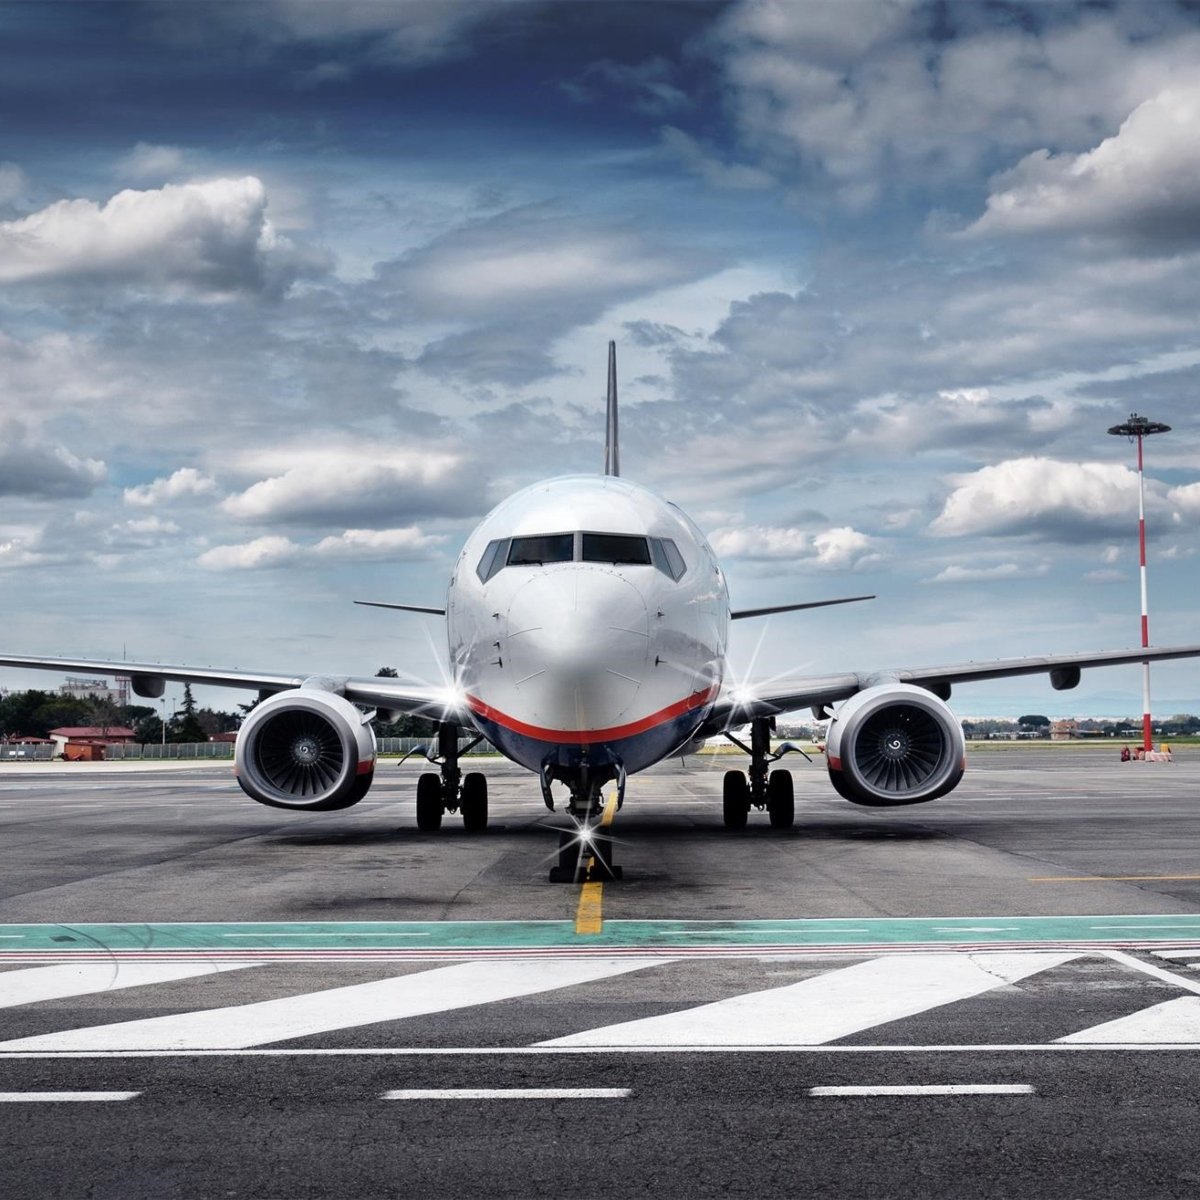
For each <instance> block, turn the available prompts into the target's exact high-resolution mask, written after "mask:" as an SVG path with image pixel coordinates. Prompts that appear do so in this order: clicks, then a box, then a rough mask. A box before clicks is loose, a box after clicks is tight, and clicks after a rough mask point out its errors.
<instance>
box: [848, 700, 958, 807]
mask: <svg viewBox="0 0 1200 1200" xmlns="http://www.w3.org/2000/svg"><path fill="white" fill-rule="evenodd" d="M965 754H966V745H965V743H964V742H963V734H962V726H961V725H959V723H958V720H957V719H956V718H955V716H954V714H953V713H952V712H951V711H950V709H949V708H948V707H947V706H946V705H945V704H944V703H943V702H942V701H941V700H939V699H938V697H937V696H935V695H934V694H933V693H932V692H928V691H926V690H925V689H924V688H919V687H914V686H913V685H912V684H907V683H890V684H881V685H879V686H877V687H869V688H866V689H864V690H863V691H861V692H858V693H857V694H856V695H854V696H851V697H850V699H849V700H847V701H846V702H845V703H844V704H843V705H842V706H841V707H840V708H839V709H838V710H837V712H836V713H835V714H834V716H833V720H832V721H831V722H830V725H829V736H828V740H827V741H826V744H825V757H826V761H827V762H828V765H829V778H830V780H831V782H832V783H833V786H834V788H835V789H836V790H837V792H838V794H839V795H841V796H842V797H843V798H845V799H846V800H850V801H852V802H853V803H854V804H865V805H873V806H878V807H886V806H889V805H900V804H920V803H921V802H922V801H925V800H936V799H937V798H938V797H939V796H944V795H945V794H946V793H947V792H949V791H952V790H953V789H954V788H956V787H957V786H958V784H959V781H960V780H961V779H962V775H963V768H964V766H965V765H966V760H965Z"/></svg>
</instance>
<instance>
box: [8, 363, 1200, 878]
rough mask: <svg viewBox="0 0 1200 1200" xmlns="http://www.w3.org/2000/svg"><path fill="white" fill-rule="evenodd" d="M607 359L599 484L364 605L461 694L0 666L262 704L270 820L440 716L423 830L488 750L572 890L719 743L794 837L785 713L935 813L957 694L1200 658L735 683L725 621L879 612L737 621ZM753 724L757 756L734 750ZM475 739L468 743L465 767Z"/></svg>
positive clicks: (459, 796) (228, 676)
mask: <svg viewBox="0 0 1200 1200" xmlns="http://www.w3.org/2000/svg"><path fill="white" fill-rule="evenodd" d="M608 351H609V358H608V401H607V409H606V435H605V448H604V471H603V474H599V475H566V476H560V477H557V478H552V479H547V480H544V481H542V482H540V483H535V484H533V485H532V486H529V487H526V488H524V489H522V490H520V491H518V492H516V493H514V494H513V495H511V496H509V497H508V498H507V499H505V500H504V501H502V502H501V503H500V504H499V505H497V506H496V508H494V509H493V510H492V511H491V512H490V513H488V515H487V516H486V517H484V519H483V520H482V521H481V522H480V524H479V525H478V526H477V527H476V528H475V530H474V531H473V532H472V533H471V535H470V536H469V537H468V538H467V540H466V543H465V545H464V546H463V548H462V551H461V553H460V554H459V556H458V559H457V561H456V563H455V565H454V569H453V571H452V573H451V576H450V583H449V587H448V590H447V597H446V603H445V607H444V608H441V607H437V608H435V607H426V606H423V605H410V604H393V603H387V602H382V601H356V603H359V604H366V605H369V606H372V607H380V608H385V609H394V610H401V611H415V612H420V613H428V614H434V615H438V616H444V617H445V620H446V633H447V647H448V656H449V658H448V678H449V680H450V683H449V684H448V685H446V686H432V685H428V684H423V683H414V682H409V681H406V680H401V679H398V678H397V679H391V678H379V677H374V678H364V677H359V676H327V675H308V674H305V673H303V672H297V673H293V674H287V673H284V674H277V673H271V672H255V671H225V670H214V669H209V668H194V667H187V666H168V665H163V664H157V663H130V662H114V661H95V660H90V659H64V658H45V657H31V656H26V655H11V654H10V655H0V665H5V666H13V667H25V668H30V667H32V668H42V669H46V670H54V671H62V672H86V673H88V674H98V675H104V674H108V675H123V676H127V677H129V678H130V679H131V684H132V688H133V691H134V692H135V693H136V694H137V695H138V696H143V697H151V698H156V697H159V696H162V695H163V692H164V689H165V686H166V683H167V681H168V680H169V681H172V682H188V683H197V684H211V685H215V686H220V687H232V688H246V689H250V690H252V691H257V692H258V695H259V701H260V702H259V703H258V704H257V705H256V706H255V707H254V708H253V709H252V710H251V711H250V713H249V714H248V716H247V717H246V719H245V721H244V722H243V724H242V727H241V730H240V731H239V735H238V739H237V744H236V749H235V771H236V776H237V781H238V783H239V784H240V785H241V787H242V789H243V791H245V792H246V794H247V795H249V796H250V797H251V798H252V799H254V800H256V801H257V802H258V803H260V804H264V805H268V806H269V807H273V808H283V809H291V810H299V811H308V812H329V811H331V810H338V809H346V808H349V807H350V806H351V805H354V804H356V803H358V802H359V801H360V800H361V799H362V798H363V797H364V796H365V795H366V794H367V791H368V789H369V788H370V786H371V783H372V780H373V778H374V773H375V764H376V742H375V734H374V730H373V728H372V722H373V721H374V720H376V719H379V720H381V721H388V720H392V719H394V717H395V714H398V713H411V714H415V715H418V716H422V717H427V718H431V719H432V720H434V721H435V722H436V723H437V737H436V745H434V746H429V747H424V748H423V749H424V753H425V755H426V757H427V758H428V760H429V761H430V763H431V764H432V765H433V766H436V767H437V770H436V771H427V772H425V773H423V774H421V776H420V777H419V778H418V780H417V788H416V821H417V826H418V828H419V829H421V830H423V831H434V830H437V829H438V828H440V827H441V824H442V819H443V816H444V815H445V814H446V813H458V814H459V815H460V816H461V819H462V822H463V825H464V827H465V828H466V829H467V830H468V831H473V832H478V831H481V830H483V829H485V828H486V827H487V822H488V789H487V778H486V776H485V775H483V774H482V773H481V772H478V771H471V772H467V773H466V774H464V773H463V772H462V771H461V769H460V758H461V756H462V754H463V753H465V752H466V750H467V749H470V748H471V747H473V746H475V745H477V744H479V743H480V742H483V741H486V742H488V743H490V744H491V745H492V746H494V747H495V748H496V749H497V750H499V751H500V752H501V753H502V754H503V755H505V756H506V757H507V758H509V759H511V760H512V761H514V762H516V763H519V764H520V765H521V766H523V767H526V768H528V769H529V770H530V771H532V772H534V773H535V774H536V775H537V777H538V781H539V784H540V789H541V794H542V799H543V801H544V803H545V805H546V807H547V808H549V809H550V810H551V811H553V810H554V808H555V796H554V786H555V785H556V784H557V785H559V786H560V787H562V788H565V789H566V792H567V801H566V805H565V809H566V812H567V813H568V814H569V815H570V816H571V817H573V818H574V820H575V823H576V828H577V829H578V830H582V834H581V835H579V836H574V837H572V836H571V835H570V834H569V833H566V834H564V835H563V839H564V840H563V841H562V843H561V851H560V860H559V867H558V868H557V873H556V872H554V871H552V873H551V874H552V878H578V877H579V875H578V859H576V860H575V861H574V862H572V860H571V857H570V856H571V854H572V853H573V852H574V851H573V848H575V847H583V848H584V849H590V848H596V849H597V853H598V854H599V855H600V865H601V866H602V867H606V868H608V869H609V874H610V876H611V875H612V874H613V873H614V871H613V869H612V864H611V846H609V847H608V849H607V850H604V849H602V847H603V844H604V836H603V835H602V834H600V832H599V829H598V826H599V824H600V820H601V816H602V813H603V808H604V801H603V798H602V789H603V787H604V786H605V785H606V784H609V783H615V785H616V796H615V798H616V801H617V804H618V806H619V805H620V804H622V803H623V802H624V798H625V790H626V780H627V778H628V776H630V775H633V774H636V773H637V772H639V771H643V770H645V769H646V768H647V767H650V766H652V765H654V764H655V763H658V762H661V761H662V760H664V759H666V758H668V757H670V756H673V755H679V754H681V753H685V752H687V751H688V750H689V749H693V748H697V747H699V746H700V745H701V744H702V743H703V742H704V741H705V740H706V739H708V738H710V737H713V736H717V735H722V734H723V735H725V736H726V737H727V738H728V739H729V740H730V741H732V742H733V743H734V744H735V745H737V746H738V747H739V748H740V749H742V750H743V751H744V752H745V753H746V754H747V755H748V757H749V763H748V767H747V769H745V770H729V771H726V772H725V776H724V781H723V792H722V817H723V821H724V824H725V825H726V826H727V827H728V828H730V829H740V828H744V827H745V826H746V824H747V820H748V817H749V814H750V813H751V812H752V811H754V810H758V811H764V810H765V812H766V813H767V815H768V818H769V820H770V824H771V825H772V826H773V827H775V828H778V829H784V828H788V827H790V826H791V825H792V824H793V823H794V820H795V803H794V793H793V785H792V776H791V773H790V772H789V771H787V770H786V769H782V768H776V767H774V765H773V764H774V763H776V762H777V761H778V760H779V759H780V758H781V757H782V756H783V755H785V754H787V753H789V752H791V751H793V750H796V749H797V748H796V747H793V746H791V745H789V744H784V745H783V746H781V747H779V748H778V749H776V750H772V748H771V733H772V731H773V729H774V722H775V718H776V717H777V716H779V715H780V714H782V713H786V712H789V711H794V710H799V709H804V708H809V709H811V710H812V711H813V714H814V715H815V716H816V717H817V718H818V719H821V720H828V721H829V722H830V723H829V729H828V734H827V741H826V745H825V762H826V766H827V769H828V773H829V779H830V782H831V783H832V785H833V787H834V789H835V790H836V791H837V793H838V794H839V795H840V796H842V797H843V798H844V799H846V800H849V801H850V802H852V803H854V804H859V805H868V806H877V807H889V806H898V805H908V804H920V803H924V802H927V801H930V800H934V799H937V798H938V797H940V796H944V795H946V794H947V793H948V792H950V791H952V790H953V789H954V788H955V787H957V786H958V784H959V782H960V780H961V779H962V777H963V771H964V769H965V766H966V753H965V742H964V738H963V732H962V727H961V725H960V723H959V721H958V720H957V718H956V717H955V716H954V714H953V712H952V711H951V709H950V707H949V705H948V704H947V703H946V702H947V701H948V700H949V699H950V694H951V688H952V687H953V686H954V685H955V684H959V683H969V682H972V681H975V680H985V679H998V678H1002V677H1005V676H1016V675H1032V674H1047V675H1049V677H1050V685H1051V687H1052V688H1055V689H1057V690H1060V691H1061V690H1065V689H1069V688H1073V687H1075V686H1077V685H1078V683H1079V680H1080V673H1081V671H1083V670H1084V669H1087V668H1091V667H1101V666H1109V665H1116V664H1121V663H1135V662H1147V661H1158V660H1164V659H1177V658H1190V657H1196V656H1200V645H1188V646H1174V647H1164V648H1155V649H1148V648H1145V647H1141V648H1138V649H1133V650H1112V651H1102V652H1099V653H1095V654H1069V655H1049V656H1043V657H1032V658H1012V659H1001V660H997V661H992V662H982V663H974V662H968V663H960V664H956V665H947V666H934V667H899V668H891V669H884V670H872V671H866V672H856V671H849V672H844V673H839V674H831V675H819V676H796V677H784V678H774V679H771V680H769V681H763V682H758V683H748V684H737V683H735V682H734V681H733V680H732V679H731V678H730V675H729V670H728V665H727V662H726V651H727V645H728V632H729V623H730V621H736V620H741V619H748V618H754V617H759V616H765V615H767V614H770V613H778V612H788V611H796V610H802V609H812V608H821V607H825V606H827V605H831V604H846V603H853V602H858V601H863V600H870V599H874V597H872V596H849V597H842V598H838V599H834V600H818V601H809V602H806V603H797V604H786V605H778V606H775V607H771V608H759V609H743V610H734V609H731V608H730V602H729V590H728V586H727V583H726V578H725V575H724V573H723V571H722V570H721V566H720V564H719V563H718V561H717V557H716V555H715V554H714V553H713V550H712V547H711V546H710V545H709V543H708V541H707V540H706V539H705V537H704V534H703V533H702V532H701V530H700V529H699V527H698V526H697V525H696V524H695V523H694V522H693V521H692V520H691V519H690V518H689V517H688V516H687V515H686V514H685V513H684V512H683V511H682V509H680V508H679V507H678V506H677V505H675V504H673V503H671V502H670V501H668V500H666V499H664V498H663V497H661V496H659V495H658V494H657V493H655V492H654V491H652V490H650V489H649V488H647V487H644V486H642V485H640V484H637V483H634V482H632V481H630V480H628V479H626V478H624V477H622V476H621V473H620V450H619V437H618V405H617V377H616V346H615V343H613V342H610V343H609V347H608ZM746 725H749V728H750V734H749V745H748V746H747V745H746V744H745V742H743V741H742V740H741V739H740V738H739V737H738V736H737V734H736V732H735V731H737V730H739V729H741V728H742V727H743V726H746ZM464 730H466V731H468V736H470V735H474V740H473V741H471V742H470V744H469V746H466V747H463V748H462V749H461V750H460V747H459V743H460V733H461V732H462V731H464ZM801 753H803V752H801ZM605 855H608V857H605ZM594 862H595V860H593V865H594Z"/></svg>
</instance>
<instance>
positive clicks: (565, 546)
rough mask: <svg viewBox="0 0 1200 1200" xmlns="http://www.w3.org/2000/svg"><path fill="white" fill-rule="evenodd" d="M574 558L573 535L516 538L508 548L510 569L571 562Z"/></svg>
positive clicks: (543, 534)
mask: <svg viewBox="0 0 1200 1200" xmlns="http://www.w3.org/2000/svg"><path fill="white" fill-rule="evenodd" d="M574 557H575V535H574V534H573V533H542V534H538V535H537V536H535V537H515V538H513V540H512V544H511V545H510V546H509V548H508V565H509V566H510V567H528V566H539V567H540V566H541V565H542V564H543V563H555V562H570V561H571V560H572V559H573V558H574Z"/></svg>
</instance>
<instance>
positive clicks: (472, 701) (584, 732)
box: [466, 684, 717, 745]
mask: <svg viewBox="0 0 1200 1200" xmlns="http://www.w3.org/2000/svg"><path fill="white" fill-rule="evenodd" d="M716 693H717V685H716V684H713V685H711V686H710V687H706V688H703V689H701V690H700V691H698V692H693V693H692V694H691V695H690V696H687V697H686V698H685V699H683V700H678V701H676V702H675V703H674V704H669V705H667V707H666V708H660V709H659V710H658V712H655V713H651V714H650V715H649V716H648V717H642V718H641V720H638V721H630V722H629V724H628V725H614V726H612V727H611V728H610V729H546V728H544V727H543V726H541V725H530V724H528V723H527V722H525V721H520V720H518V719H517V718H516V717H510V716H509V715H508V714H507V713H503V712H501V711H500V710H499V709H497V708H493V707H492V706H491V705H490V704H485V703H484V701H482V700H480V699H478V697H476V696H467V698H466V700H467V704H468V705H470V708H471V711H472V712H474V713H475V714H476V715H477V716H480V717H482V718H483V719H484V720H485V721H495V722H496V724H497V725H503V726H504V728H505V729H511V730H512V732H513V733H520V734H523V735H524V736H525V737H531V738H537V739H538V740H539V741H543V742H561V743H564V744H566V743H572V744H577V745H588V744H590V743H592V742H612V741H616V740H618V739H619V738H627V737H635V736H636V735H637V734H639V733H645V732H646V730H648V729H653V728H654V727H655V726H656V725H665V724H666V723H667V722H668V721H673V720H674V719H675V718H676V717H681V716H683V714H684V713H687V712H691V711H692V710H693V709H697V708H699V707H700V706H701V705H702V704H707V703H708V701H709V700H711V699H712V698H713V696H715V695H716Z"/></svg>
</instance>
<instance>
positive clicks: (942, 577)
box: [930, 562, 1050, 583]
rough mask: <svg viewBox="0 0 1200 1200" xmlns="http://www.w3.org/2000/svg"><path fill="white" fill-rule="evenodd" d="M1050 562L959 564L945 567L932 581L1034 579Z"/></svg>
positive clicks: (983, 581)
mask: <svg viewBox="0 0 1200 1200" xmlns="http://www.w3.org/2000/svg"><path fill="white" fill-rule="evenodd" d="M1049 570H1050V566H1049V564H1048V563H1040V564H1038V565H1037V566H1032V567H1031V566H1022V565H1021V564H1020V563H1015V562H1006V563H997V564H996V565H995V566H991V567H964V566H959V565H957V564H954V565H951V566H949V567H944V568H943V569H942V570H941V571H939V572H938V573H937V574H936V575H935V576H934V577H933V579H932V580H931V581H930V582H932V583H989V582H991V581H993V580H1002V579H1032V578H1034V577H1035V576H1038V575H1045V574H1047V573H1048V572H1049Z"/></svg>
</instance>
